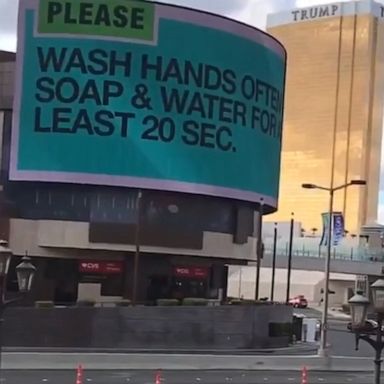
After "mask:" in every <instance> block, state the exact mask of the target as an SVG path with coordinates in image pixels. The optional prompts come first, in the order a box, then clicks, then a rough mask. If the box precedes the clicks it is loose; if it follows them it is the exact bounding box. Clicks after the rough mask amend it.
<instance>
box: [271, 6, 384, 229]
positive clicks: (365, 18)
mask: <svg viewBox="0 0 384 384" xmlns="http://www.w3.org/2000/svg"><path fill="white" fill-rule="evenodd" d="M267 30H268V32H269V33H270V34H272V35H273V36H275V37H276V38H277V39H278V40H280V41H281V42H282V43H283V44H284V46H285V48H286V49H287V52H288V67H287V83H286V87H287V88H286V99H285V118H284V134H283V153H282V168H281V180H280V197H279V210H278V212H277V213H276V214H274V215H273V216H269V217H268V221H269V220H274V221H286V220H288V219H289V218H290V215H291V212H294V213H295V219H296V220H297V221H300V222H302V224H303V227H304V228H305V229H306V230H307V231H310V230H311V228H318V229H320V228H321V213H322V212H327V211H328V201H329V196H328V195H327V193H326V192H324V191H321V190H305V189H302V188H301V184H302V183H313V184H317V185H321V186H326V187H329V186H331V185H333V186H337V185H341V184H344V183H347V182H348V181H349V180H351V179H364V180H366V181H367V186H366V187H355V186H352V187H349V188H348V189H346V190H340V191H338V192H336V194H335V203H334V211H341V212H343V213H344V216H345V225H346V229H347V230H349V231H350V232H351V233H358V232H359V230H360V227H361V225H364V224H367V223H372V222H375V221H376V220H377V208H378V196H379V182H380V157H381V140H382V129H383V102H384V97H383V96H384V8H383V7H382V6H381V5H380V4H377V3H375V2H372V1H369V0H365V1H351V2H347V3H334V4H328V5H323V6H317V7H310V8H303V9H294V10H291V11H287V12H282V13H277V14H272V15H269V16H268V24H267Z"/></svg>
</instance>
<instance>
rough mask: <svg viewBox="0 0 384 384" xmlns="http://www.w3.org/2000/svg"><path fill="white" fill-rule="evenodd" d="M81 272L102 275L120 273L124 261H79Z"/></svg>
mask: <svg viewBox="0 0 384 384" xmlns="http://www.w3.org/2000/svg"><path fill="white" fill-rule="evenodd" d="M79 272H81V273H94V274H100V275H114V274H120V273H122V272H123V262H122V261H91V260H83V261H80V262H79Z"/></svg>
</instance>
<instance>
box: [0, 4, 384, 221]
mask: <svg viewBox="0 0 384 384" xmlns="http://www.w3.org/2000/svg"><path fill="white" fill-rule="evenodd" d="M21 1H22V0H21ZM339 1H343V0H339ZM344 1H346V0H344ZM163 2H167V3H172V4H179V5H185V6H188V7H192V8H197V9H203V10H207V11H210V12H215V13H218V14H222V15H225V16H229V17H231V18H234V19H237V20H240V21H243V22H245V23H247V24H250V25H254V26H256V27H258V28H261V29H265V24H266V18H267V14H268V13H273V12H278V11H283V10H285V9H290V8H294V7H308V6H312V5H319V4H326V3H332V2H335V0H333V1H332V0H322V1H321V0H320V1H319V0H163ZM378 2H384V0H378ZM18 4H19V0H0V50H1V49H3V50H9V51H15V50H16V27H17V7H18ZM381 179H382V180H381V190H382V192H381V194H380V206H379V217H380V222H382V223H384V151H383V156H382V178H381Z"/></svg>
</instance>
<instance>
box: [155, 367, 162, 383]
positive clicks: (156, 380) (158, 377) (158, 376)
mask: <svg viewBox="0 0 384 384" xmlns="http://www.w3.org/2000/svg"><path fill="white" fill-rule="evenodd" d="M155 384H161V371H160V370H157V371H156V375H155Z"/></svg>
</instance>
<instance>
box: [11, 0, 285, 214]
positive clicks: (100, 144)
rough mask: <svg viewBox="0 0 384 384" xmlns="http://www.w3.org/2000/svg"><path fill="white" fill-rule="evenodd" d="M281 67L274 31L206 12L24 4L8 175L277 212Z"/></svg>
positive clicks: (66, 2)
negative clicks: (249, 204) (243, 203)
mask: <svg viewBox="0 0 384 384" xmlns="http://www.w3.org/2000/svg"><path fill="white" fill-rule="evenodd" d="M285 65H286V53H285V50H284V48H283V47H282V46H281V44H280V43H278V42H277V41H276V40H275V39H273V38H272V37H270V36H269V35H267V34H265V33H264V32H262V31H259V30H257V29H255V28H252V27H250V26H247V25H244V24H241V23H238V22H235V21H233V20H229V19H226V18H223V17H219V16H216V15H212V14H209V13H204V12H200V11H196V10H191V9H187V8H183V7H176V6H172V5H167V4H160V3H156V2H146V1H133V0H86V1H84V0H55V1H53V0H23V1H20V7H19V23H18V48H17V69H16V72H17V74H16V90H15V99H14V120H13V128H12V151H11V165H10V179H11V180H30V181H52V182H70V183H84V184H100V185H117V186H130V187H139V188H150V189H159V190H169V191H181V192H189V193H198V194H206V195H213V196H222V197H229V198H235V199H240V200H247V201H255V202H259V201H260V199H261V198H263V199H264V203H265V204H268V205H270V206H272V207H275V206H276V203H277V196H278V188H279V171H280V150H281V135H282V118H283V104H284V83H285Z"/></svg>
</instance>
